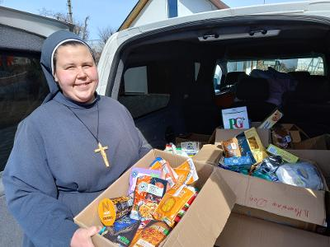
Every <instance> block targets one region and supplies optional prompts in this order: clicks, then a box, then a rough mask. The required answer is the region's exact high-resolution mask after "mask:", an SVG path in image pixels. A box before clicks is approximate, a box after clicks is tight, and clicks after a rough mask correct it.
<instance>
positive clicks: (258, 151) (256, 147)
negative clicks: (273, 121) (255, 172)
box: [244, 127, 268, 162]
mask: <svg viewBox="0 0 330 247" xmlns="http://www.w3.org/2000/svg"><path fill="white" fill-rule="evenodd" d="M244 135H245V137H246V140H247V142H248V144H249V147H250V150H251V152H252V155H253V157H254V159H255V160H256V162H261V161H262V160H263V159H264V158H267V157H268V155H267V153H266V150H265V147H264V146H263V145H262V142H261V140H260V137H259V135H258V133H257V131H256V128H254V127H253V128H251V129H248V130H246V131H244Z"/></svg>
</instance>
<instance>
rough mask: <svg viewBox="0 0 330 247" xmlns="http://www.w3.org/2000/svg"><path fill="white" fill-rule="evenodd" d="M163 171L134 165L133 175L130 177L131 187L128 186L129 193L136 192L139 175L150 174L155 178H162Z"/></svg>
mask: <svg viewBox="0 0 330 247" xmlns="http://www.w3.org/2000/svg"><path fill="white" fill-rule="evenodd" d="M161 174H162V172H161V171H160V170H151V169H146V168H139V167H133V168H132V172H131V175H130V177H129V188H128V194H129V195H130V194H132V193H134V190H135V185H136V180H137V178H138V177H141V176H143V175H150V176H152V177H155V178H160V177H161Z"/></svg>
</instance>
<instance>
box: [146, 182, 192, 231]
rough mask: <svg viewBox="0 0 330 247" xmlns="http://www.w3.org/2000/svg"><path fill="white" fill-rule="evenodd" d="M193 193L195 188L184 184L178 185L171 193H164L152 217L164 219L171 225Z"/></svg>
mask: <svg viewBox="0 0 330 247" xmlns="http://www.w3.org/2000/svg"><path fill="white" fill-rule="evenodd" d="M195 193H196V190H195V189H194V188H193V187H191V186H186V185H184V186H182V187H180V188H179V189H178V190H177V191H175V192H174V193H173V194H172V193H166V194H165V195H164V197H163V199H162V200H161V201H160V203H159V204H158V207H157V208H156V210H155V212H154V214H153V216H154V218H155V219H156V220H160V221H164V222H165V223H166V224H167V225H169V226H170V227H173V226H174V224H175V221H174V220H175V218H176V216H177V215H178V213H179V211H180V210H181V209H182V208H183V206H184V205H185V204H186V203H187V202H188V201H189V200H190V199H191V198H192V197H193V196H194V195H195Z"/></svg>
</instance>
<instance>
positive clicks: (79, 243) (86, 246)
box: [70, 226, 102, 247]
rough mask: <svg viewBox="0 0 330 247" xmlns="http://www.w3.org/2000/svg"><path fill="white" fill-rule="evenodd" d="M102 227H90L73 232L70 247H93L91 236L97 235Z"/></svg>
mask: <svg viewBox="0 0 330 247" xmlns="http://www.w3.org/2000/svg"><path fill="white" fill-rule="evenodd" d="M101 229H102V227H97V226H92V227H89V228H79V229H78V230H76V231H75V233H74V234H73V236H72V239H71V244H70V246H71V247H94V244H93V242H92V236H93V235H95V234H97V233H98V232H99V231H100V230H101Z"/></svg>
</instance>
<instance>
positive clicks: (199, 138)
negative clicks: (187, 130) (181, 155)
mask: <svg viewBox="0 0 330 247" xmlns="http://www.w3.org/2000/svg"><path fill="white" fill-rule="evenodd" d="M211 137H212V136H211V135H204V134H196V133H191V134H188V135H183V136H178V137H176V138H175V145H179V144H180V143H181V142H187V141H194V142H200V143H201V144H202V145H205V144H210V143H213V140H212V139H211Z"/></svg>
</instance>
